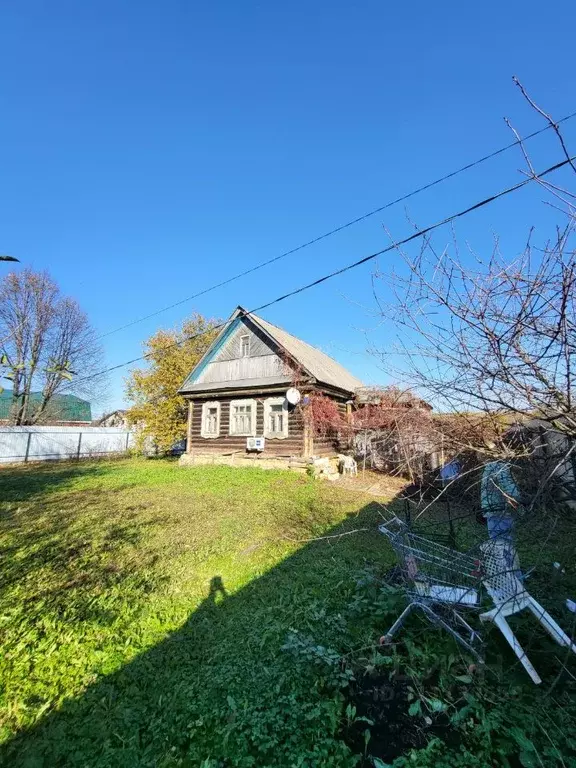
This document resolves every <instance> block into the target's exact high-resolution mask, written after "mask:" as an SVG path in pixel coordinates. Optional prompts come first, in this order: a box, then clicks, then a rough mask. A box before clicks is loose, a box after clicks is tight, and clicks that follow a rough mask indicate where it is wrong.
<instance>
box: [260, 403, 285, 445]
mask: <svg viewBox="0 0 576 768" xmlns="http://www.w3.org/2000/svg"><path fill="white" fill-rule="evenodd" d="M264 437H275V438H280V439H281V438H284V437H288V402H287V401H286V398H284V397H269V398H268V399H267V400H265V401H264Z"/></svg>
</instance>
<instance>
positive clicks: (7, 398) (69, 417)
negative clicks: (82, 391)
mask: <svg viewBox="0 0 576 768" xmlns="http://www.w3.org/2000/svg"><path fill="white" fill-rule="evenodd" d="M41 400H42V393H41V392H31V393H30V404H31V408H32V409H33V408H34V405H35V404H36V405H39V404H40V402H41ZM13 406H14V399H13V396H12V390H9V389H5V390H4V391H3V392H1V393H0V419H1V420H8V419H10V418H11V415H12V412H13ZM32 412H33V410H32ZM54 421H83V422H84V421H85V422H87V423H90V422H91V421H92V410H91V407H90V403H89V402H88V401H87V400H82V399H81V398H80V397H76V395H54V397H52V398H51V400H50V404H49V406H48V409H47V411H46V412H45V414H44V415H43V416H42V422H43V423H45V422H54Z"/></svg>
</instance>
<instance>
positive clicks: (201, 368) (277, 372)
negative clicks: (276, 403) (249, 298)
mask: <svg viewBox="0 0 576 768" xmlns="http://www.w3.org/2000/svg"><path fill="white" fill-rule="evenodd" d="M246 337H247V341H248V344H249V350H248V354H247V355H243V349H242V346H243V339H245V338H246ZM291 377H292V374H291V371H290V370H289V368H288V367H287V366H286V364H285V362H284V360H283V359H282V357H281V356H280V354H279V349H278V348H277V347H274V345H273V343H271V342H270V341H269V340H268V339H267V338H266V336H265V334H264V333H262V331H261V330H260V329H259V328H257V327H256V326H255V325H254V324H253V323H252V322H250V320H249V319H248V318H246V317H237V318H236V319H234V320H233V321H232V323H231V324H230V326H229V327H228V329H227V330H226V332H225V333H223V334H222V335H221V337H220V338H219V339H218V341H217V343H216V344H215V345H214V346H213V348H212V349H211V350H209V353H208V355H206V356H205V358H204V359H203V360H202V361H201V362H200V363H199V364H198V365H197V366H196V368H195V369H194V371H192V373H191V375H190V376H189V377H188V379H187V381H186V382H185V384H184V386H183V387H182V389H183V390H185V391H187V392H194V391H201V390H211V389H218V388H219V387H220V388H221V387H222V386H223V385H227V384H234V383H236V382H238V383H240V382H241V383H242V386H250V384H258V385H259V386H265V385H266V384H279V383H289V382H290V380H291Z"/></svg>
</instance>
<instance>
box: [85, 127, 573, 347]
mask: <svg viewBox="0 0 576 768" xmlns="http://www.w3.org/2000/svg"><path fill="white" fill-rule="evenodd" d="M573 117H576V112H572V113H571V114H570V115H566V116H565V117H563V118H561V119H560V120H558V121H557V122H556V125H560V123H564V122H566V121H567V120H571V119H572V118H573ZM550 128H552V126H551V125H546V126H545V127H544V128H540V129H539V130H537V131H534V132H533V133H529V134H528V135H527V136H525V137H524V138H523V139H517V140H516V141H513V142H512V143H511V144H506V146H504V147H500V149H497V150H495V151H494V152H491V153H490V154H489V155H484V157H480V158H478V159H477V160H474V161H472V162H471V163H468V164H467V165H463V166H462V167H461V168H458V169H457V170H455V171H451V172H450V173H447V174H446V175H445V176H442V177H441V178H439V179H436V180H435V181H431V182H429V183H428V184H424V186H422V187H418V188H417V189H414V190H412V192H408V193H407V194H405V195H402V196H401V197H397V198H396V199H395V200H390V202H388V203H385V204H384V205H381V206H380V207H379V208H375V209H374V210H373V211H369V212H368V213H364V214H363V215H362V216H358V218H356V219H352V221H348V222H347V223H346V224H341V225H340V226H339V227H336V228H335V229H331V230H330V231H329V232H325V233H324V234H323V235H318V236H317V237H314V238H312V240H308V241H307V242H305V243H302V244H301V245H297V246H296V247H295V248H292V249H290V250H289V251H285V252H284V253H281V254H279V255H278V256H274V257H273V258H271V259H268V260H267V261H262V262H260V263H259V264H256V265H255V266H254V267H251V268H250V269H247V270H245V271H244V272H238V274H236V275H232V277H228V278H226V280H222V281H221V282H219V283H215V284H214V285H211V286H209V287H208V288H204V289H203V290H201V291H198V293H193V294H192V296H187V297H186V298H185V299H180V301H176V302H174V304H169V305H168V306H166V307H163V308H162V309H158V310H156V311H155V312H151V313H150V314H149V315H143V316H142V317H139V318H137V319H136V320H132V321H131V322H129V323H126V324H125V325H121V326H119V327H118V328H114V329H113V330H111V331H107V332H106V333H103V334H102V335H100V336H98V338H99V339H104V338H106V336H111V335H112V334H113V333H119V332H120V331H124V330H126V328H131V327H132V326H133V325H137V324H138V323H143V322H144V321H145V320H150V318H152V317H157V316H158V315H161V314H162V313H163V312H168V310H170V309H174V308H175V307H179V306H181V305H182V304H186V302H188V301H192V300H193V299H197V298H199V297H200V296H204V295H205V294H206V293H210V292H211V291H215V290H216V289H217V288H222V287H223V286H225V285H228V284H229V283H232V282H234V281H235V280H239V279H240V278H241V277H245V276H246V275H250V274H252V273H253V272H257V271H258V270H259V269H263V268H264V267H267V266H268V265H269V264H274V263H275V262H276V261H280V259H285V258H286V257H287V256H291V255H292V254H293V253H297V252H298V251H301V250H303V249H304V248H308V247H310V246H311V245H315V243H319V242H320V241H321V240H325V239H326V238H327V237H331V236H332V235H336V234H337V233H338V232H342V231H343V230H345V229H348V227H352V226H353V225H354V224H359V223H360V222H361V221H364V220H365V219H369V218H370V217H371V216H375V215H376V214H377V213H381V212H382V211H385V210H386V209H387V208H391V207H392V206H394V205H397V204H398V203H402V202H404V201H405V200H409V199H410V198H411V197H415V196H416V195H419V194H420V193H421V192H425V191H426V190H428V189H432V187H435V186H437V185H438V184H442V183H443V182H445V181H448V179H452V178H454V176H458V175H459V174H461V173H464V171H469V170H470V169H471V168H474V167H475V166H477V165H481V164H482V163H485V162H486V161H487V160H491V159H492V158H493V157H497V156H498V155H501V154H502V153H503V152H507V151H508V150H509V149H513V148H514V147H517V146H518V145H520V144H521V143H522V142H524V141H528V140H529V139H533V138H534V137H535V136H539V135H540V134H541V133H544V132H545V131H548V130H550Z"/></svg>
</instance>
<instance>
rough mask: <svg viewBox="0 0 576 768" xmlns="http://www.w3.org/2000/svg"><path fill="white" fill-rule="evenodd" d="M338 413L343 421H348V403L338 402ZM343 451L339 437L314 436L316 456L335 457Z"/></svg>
mask: <svg viewBox="0 0 576 768" xmlns="http://www.w3.org/2000/svg"><path fill="white" fill-rule="evenodd" d="M337 405H338V413H339V414H340V417H341V418H342V419H344V420H345V419H346V403H345V402H344V401H337ZM341 450H343V446H341V445H340V444H339V441H338V436H337V435H314V439H313V451H314V455H315V456H334V454H336V453H339V452H340V451H341Z"/></svg>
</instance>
